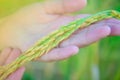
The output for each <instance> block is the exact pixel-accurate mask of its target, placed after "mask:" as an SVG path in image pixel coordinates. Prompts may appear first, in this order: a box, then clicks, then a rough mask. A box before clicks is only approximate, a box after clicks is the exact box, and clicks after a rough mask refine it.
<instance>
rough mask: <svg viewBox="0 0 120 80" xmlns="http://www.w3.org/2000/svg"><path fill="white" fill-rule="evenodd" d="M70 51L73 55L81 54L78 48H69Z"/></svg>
mask: <svg viewBox="0 0 120 80" xmlns="http://www.w3.org/2000/svg"><path fill="white" fill-rule="evenodd" d="M68 50H69V51H71V53H72V54H73V55H74V54H77V53H78V52H79V48H78V47H77V46H70V47H68Z"/></svg>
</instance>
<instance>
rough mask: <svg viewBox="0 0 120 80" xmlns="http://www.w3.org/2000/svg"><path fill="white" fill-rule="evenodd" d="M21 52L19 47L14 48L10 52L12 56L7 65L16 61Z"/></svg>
mask: <svg viewBox="0 0 120 80" xmlns="http://www.w3.org/2000/svg"><path fill="white" fill-rule="evenodd" d="M20 54H21V51H20V50H19V49H17V48H15V49H13V50H12V51H11V53H10V56H9V57H8V59H7V60H6V62H5V65H6V64H9V63H11V62H12V61H14V60H15V59H16V58H17V57H18V56H19V55H20Z"/></svg>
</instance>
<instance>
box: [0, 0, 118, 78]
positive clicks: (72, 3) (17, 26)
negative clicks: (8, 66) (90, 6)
mask: <svg viewBox="0 0 120 80" xmlns="http://www.w3.org/2000/svg"><path fill="white" fill-rule="evenodd" d="M48 3H49V4H48ZM85 5H86V0H59V1H56V0H53V1H50V2H44V3H35V4H33V5H30V6H27V7H25V8H22V9H20V10H19V11H17V12H16V13H14V14H12V15H10V16H7V17H6V18H4V19H1V20H0V24H1V28H0V37H1V39H0V44H1V45H0V48H1V49H3V48H4V47H8V46H11V47H13V48H15V47H17V48H19V49H20V50H21V51H22V52H23V51H25V50H27V49H28V48H30V47H31V46H32V45H33V44H34V43H35V42H36V41H37V40H38V39H41V38H42V37H44V36H47V35H48V34H49V33H51V32H53V31H55V30H57V29H59V27H60V26H62V25H65V24H68V23H69V22H71V21H73V20H76V19H78V18H83V17H85V16H88V15H85V14H81V15H77V16H71V15H70V13H72V12H76V11H79V10H81V9H82V8H83V7H84V6H85ZM116 23H117V24H116ZM119 24H120V21H119V20H116V19H108V20H103V21H101V22H98V23H95V24H93V25H91V26H89V27H88V28H85V29H82V30H77V31H76V32H75V33H74V34H72V35H71V36H70V38H69V39H67V40H65V41H63V42H62V43H61V44H60V45H59V48H54V49H53V50H51V51H50V52H49V53H48V54H45V55H43V56H42V57H41V58H39V61H44V62H49V61H57V60H63V59H66V58H68V57H70V56H72V55H74V54H76V53H78V51H79V48H82V47H85V46H87V45H90V44H92V43H94V42H96V41H98V40H100V39H102V38H104V37H107V36H110V35H120V32H119V31H120V27H119ZM6 32H7V33H6ZM17 53H18V52H15V53H14V54H17ZM10 54H11V55H12V54H13V52H12V51H11V52H6V53H4V54H3V55H2V57H0V59H1V60H0V63H2V64H3V63H4V61H5V59H7V58H8V57H6V56H10ZM53 56H54V57H53ZM16 57H17V56H15V55H12V57H11V58H10V59H15V58H16ZM8 61H9V58H8ZM7 63H10V62H7ZM20 71H21V72H20ZM23 72H24V70H23V69H21V68H20V70H18V73H19V75H20V77H21V74H22V73H23ZM12 75H13V76H16V75H18V74H17V73H13V74H12ZM9 80H10V79H9ZM18 80H19V79H18Z"/></svg>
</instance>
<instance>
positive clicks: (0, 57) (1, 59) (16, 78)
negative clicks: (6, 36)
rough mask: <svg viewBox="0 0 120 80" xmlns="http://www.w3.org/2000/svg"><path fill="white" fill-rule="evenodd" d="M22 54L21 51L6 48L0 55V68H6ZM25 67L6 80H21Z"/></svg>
mask: <svg viewBox="0 0 120 80" xmlns="http://www.w3.org/2000/svg"><path fill="white" fill-rule="evenodd" d="M20 54H21V52H20V50H19V49H12V48H5V49H4V50H3V51H1V53H0V66H5V65H7V64H9V63H11V62H12V61H14V60H15V59H16V58H17V57H18V56H19V55H20ZM24 71H25V67H20V68H19V69H18V70H16V71H15V72H14V73H12V74H11V75H9V76H8V78H7V79H6V80H21V78H22V75H23V73H24Z"/></svg>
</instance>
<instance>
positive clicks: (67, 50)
mask: <svg viewBox="0 0 120 80" xmlns="http://www.w3.org/2000/svg"><path fill="white" fill-rule="evenodd" d="M78 51H79V48H78V47H76V46H67V47H64V48H56V49H53V50H51V51H50V52H49V53H47V54H45V55H43V56H42V57H41V58H40V61H45V62H48V61H57V60H63V59H66V58H68V57H70V56H72V55H75V54H76V53H78Z"/></svg>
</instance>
